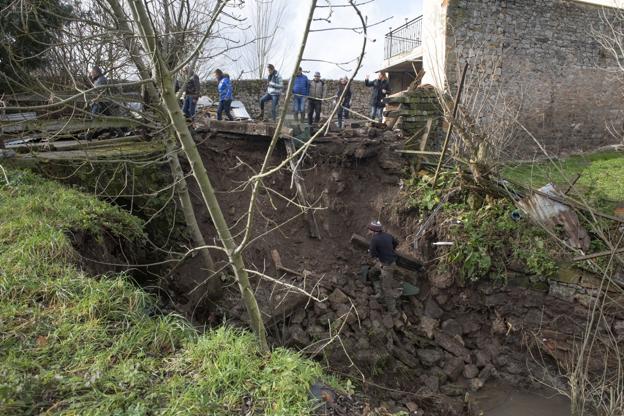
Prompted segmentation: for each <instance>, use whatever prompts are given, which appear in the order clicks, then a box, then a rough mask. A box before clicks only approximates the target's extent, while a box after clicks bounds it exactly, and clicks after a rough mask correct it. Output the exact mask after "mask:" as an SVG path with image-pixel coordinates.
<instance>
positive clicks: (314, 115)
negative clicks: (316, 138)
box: [308, 72, 325, 125]
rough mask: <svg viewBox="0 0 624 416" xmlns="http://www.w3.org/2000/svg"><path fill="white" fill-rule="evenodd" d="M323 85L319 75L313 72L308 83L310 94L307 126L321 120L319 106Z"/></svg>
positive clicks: (321, 102) (321, 100)
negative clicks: (312, 76)
mask: <svg viewBox="0 0 624 416" xmlns="http://www.w3.org/2000/svg"><path fill="white" fill-rule="evenodd" d="M324 90H325V83H324V82H323V81H322V80H321V73H320V72H315V73H314V78H313V79H312V81H310V94H309V95H308V124H309V125H312V122H314V123H318V122H319V121H320V120H321V106H322V104H323V95H324Z"/></svg>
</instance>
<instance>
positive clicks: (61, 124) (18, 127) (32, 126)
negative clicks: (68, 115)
mask: <svg viewBox="0 0 624 416" xmlns="http://www.w3.org/2000/svg"><path fill="white" fill-rule="evenodd" d="M140 125H141V121H140V120H136V119H133V118H129V117H97V118H93V119H78V118H74V119H70V120H65V119H62V120H36V119H35V120H24V121H18V122H15V123H6V124H5V123H0V127H2V130H3V132H4V133H19V132H23V131H37V132H54V133H58V132H66V133H67V132H77V131H85V130H89V129H114V128H123V127H127V128H131V127H138V126H140ZM5 136H6V134H5Z"/></svg>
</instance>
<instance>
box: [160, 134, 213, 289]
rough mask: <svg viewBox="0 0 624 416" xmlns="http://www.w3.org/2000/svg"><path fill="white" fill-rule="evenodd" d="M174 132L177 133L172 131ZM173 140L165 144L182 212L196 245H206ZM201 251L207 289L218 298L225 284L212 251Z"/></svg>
mask: <svg viewBox="0 0 624 416" xmlns="http://www.w3.org/2000/svg"><path fill="white" fill-rule="evenodd" d="M172 134H175V133H174V132H172ZM173 140H175V136H174V137H167V138H165V146H166V149H167V154H168V155H169V167H170V168H171V175H172V177H173V180H174V181H175V184H176V185H175V192H176V194H177V196H178V198H179V200H180V206H181V208H182V213H183V214H184V221H185V223H186V227H187V230H188V233H189V235H190V237H191V240H192V241H193V245H194V246H195V247H204V246H206V241H205V240H204V235H203V234H202V232H201V230H200V228H199V224H198V223H197V217H196V216H195V211H194V210H193V204H192V202H191V196H190V194H189V191H188V185H187V183H186V179H185V178H184V172H183V171H182V166H181V165H180V159H179V157H178V153H177V151H176V146H175V143H174V142H173ZM199 253H200V255H201V257H202V260H203V263H204V266H205V267H206V269H207V270H206V272H207V274H208V277H207V283H206V289H207V291H208V296H209V298H210V299H211V300H218V299H220V298H221V296H222V295H223V285H222V284H221V279H220V277H219V275H218V274H215V271H216V268H215V264H214V261H213V260H212V256H211V255H210V251H209V250H208V249H207V248H203V249H202V250H200V252H199Z"/></svg>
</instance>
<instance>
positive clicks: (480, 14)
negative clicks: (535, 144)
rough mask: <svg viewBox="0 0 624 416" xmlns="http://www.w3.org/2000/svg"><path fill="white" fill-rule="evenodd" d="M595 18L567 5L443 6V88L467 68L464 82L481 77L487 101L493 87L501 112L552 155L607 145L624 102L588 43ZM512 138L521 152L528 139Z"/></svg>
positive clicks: (507, 0) (467, 2) (606, 62)
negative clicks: (515, 115)
mask: <svg viewBox="0 0 624 416" xmlns="http://www.w3.org/2000/svg"><path fill="white" fill-rule="evenodd" d="M601 10H602V9H601V8H600V7H598V6H595V5H590V4H585V3H580V2H577V1H572V0H450V1H449V2H448V7H447V10H446V15H447V20H446V25H447V39H446V71H447V76H448V80H449V82H450V84H451V85H456V82H457V79H458V73H459V67H460V66H461V65H462V64H463V63H464V62H466V61H469V62H471V64H472V68H471V69H472V71H471V74H472V75H473V76H472V79H473V80H475V79H477V78H478V76H483V75H486V78H487V79H490V80H492V81H493V83H492V84H491V85H492V86H493V87H494V88H493V89H492V90H491V93H492V94H493V95H494V94H496V93H497V92H498V89H499V88H498V87H500V90H501V91H502V92H503V97H504V98H505V104H506V105H510V107H509V108H511V109H513V110H516V111H518V112H519V116H520V121H521V122H522V123H523V124H524V125H525V126H526V127H527V129H528V130H529V131H531V132H532V133H533V134H535V136H536V137H537V138H538V139H540V140H541V141H542V142H543V143H544V144H545V145H546V146H547V147H548V148H549V149H550V150H552V151H555V152H568V151H580V150H585V149H588V148H595V147H598V146H600V145H604V144H609V143H612V142H614V140H615V139H614V138H613V136H612V135H611V134H610V133H609V128H611V127H615V128H616V129H620V128H621V127H622V115H623V110H624V105H623V104H624V96H623V94H622V89H621V84H620V83H618V81H617V80H616V79H615V77H614V76H613V75H612V74H610V73H609V72H608V71H605V69H608V68H613V62H612V60H611V58H610V57H609V55H608V53H607V52H606V51H605V50H603V49H602V48H601V47H600V45H599V44H598V43H597V42H596V40H595V39H594V38H593V37H592V35H591V30H592V28H593V29H598V30H600V28H601V27H602V21H601V18H600V11H601ZM475 74H476V75H475ZM469 79H470V77H469ZM482 79H483V77H482ZM473 87H474V85H473ZM453 91H454V89H453ZM497 105H502V104H501V101H499V102H498V104H497ZM513 110H512V111H513ZM519 136H520V137H519V139H518V140H516V141H515V142H514V143H515V144H517V145H518V147H521V146H524V145H525V144H526V143H527V140H528V139H529V138H528V136H527V135H526V133H519ZM523 138H524V140H523ZM529 143H530V140H529ZM522 150H523V151H524V155H525V156H530V155H529V154H526V147H525V148H524V149H522Z"/></svg>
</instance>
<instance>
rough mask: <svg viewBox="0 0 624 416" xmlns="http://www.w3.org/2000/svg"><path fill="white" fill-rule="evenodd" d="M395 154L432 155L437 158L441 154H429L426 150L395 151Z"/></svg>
mask: <svg viewBox="0 0 624 416" xmlns="http://www.w3.org/2000/svg"><path fill="white" fill-rule="evenodd" d="M395 152H396V153H405V154H410V155H433V156H439V155H441V154H442V152H430V151H426V150H395Z"/></svg>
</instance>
